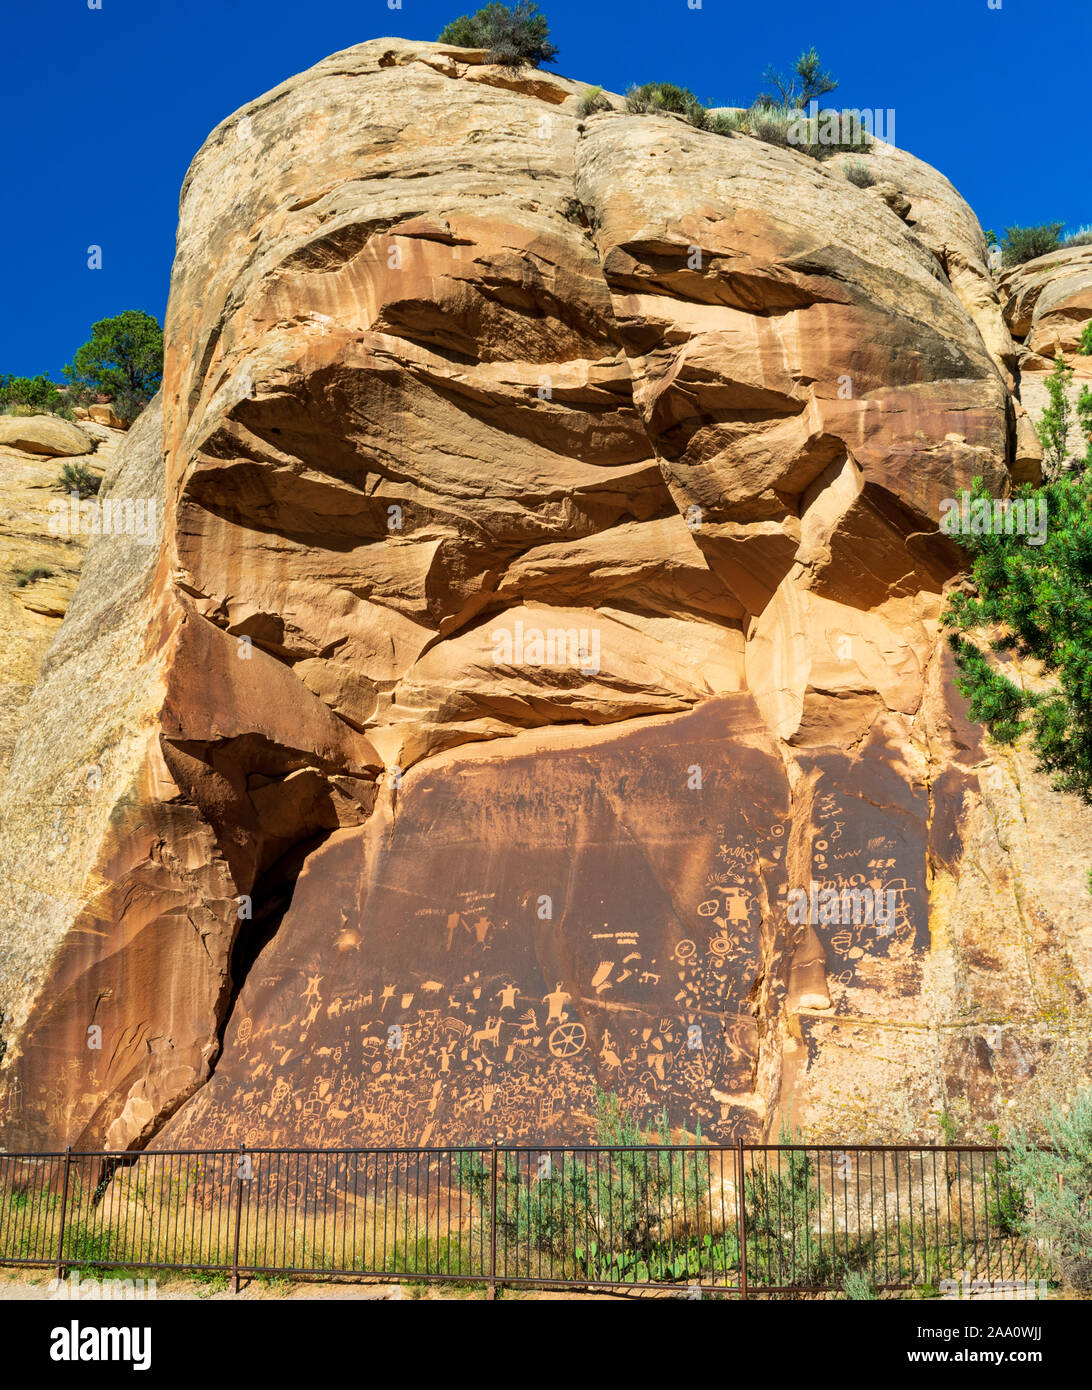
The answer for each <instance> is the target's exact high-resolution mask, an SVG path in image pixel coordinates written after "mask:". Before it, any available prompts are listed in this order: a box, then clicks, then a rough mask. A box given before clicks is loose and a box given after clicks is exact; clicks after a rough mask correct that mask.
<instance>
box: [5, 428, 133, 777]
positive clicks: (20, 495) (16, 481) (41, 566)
mask: <svg viewBox="0 0 1092 1390" xmlns="http://www.w3.org/2000/svg"><path fill="white" fill-rule="evenodd" d="M7 418H8V417H0V421H2V420H4V419H7ZM45 418H46V420H47V422H49V423H50V424H52V423H57V424H60V425H64V424H65V422H64V421H63V420H59V421H55V422H54V421H52V419H51V417H45ZM25 423H26V420H25V419H13V420H12V424H14V425H16V426H18V427H20V428H19V429H17V431H16V434H17V437H19V436H21V434H22V430H21V427H22V426H23V425H24V424H25ZM81 434H82V435H83V450H84V452H83V453H82V454H80V455H76V456H71V457H73V459H74V461H75V462H78V463H80V464H82V465H83V466H84V467H86V468H87V470H88V472H90V473H92V474H93V475H97V476H101V474H102V473H103V471H104V469H105V466H106V465H107V464H108V463H109V461H110V459H111V457H112V455H113V453H114V450H115V448H116V447H117V442H118V440H119V439H120V438H122V436H121V435H120V434H119V433H118V432H117V431H115V430H112V429H106V428H104V427H103V426H100V425H93V424H92V425H87V426H85V427H84V429H83V430H82V431H81ZM92 448H94V453H92V452H90V450H91V449H92ZM59 475H60V465H59V464H58V462H57V456H56V455H52V454H45V453H41V452H39V451H38V450H34V451H30V450H27V449H22V448H15V447H13V446H12V445H10V444H0V562H2V563H0V786H2V785H3V781H4V776H5V774H6V772H7V768H8V763H9V761H10V759H11V753H12V749H13V747H14V745H15V738H16V734H17V731H18V728H19V725H20V723H21V721H22V717H23V711H24V708H25V706H26V703H27V701H28V700H29V699H30V696H31V692H32V691H33V689H34V683H35V681H36V680H37V678H38V671H39V669H40V667H41V664H42V660H43V658H44V657H45V654H46V651H47V650H48V648H49V644H50V643H51V642H52V640H53V638H54V637H55V636H56V635H57V628H58V626H59V622H60V619H61V618H62V617H63V616H64V613H65V609H66V608H67V607H68V601H69V599H70V598H71V596H72V593H73V591H74V589H75V587H76V580H77V578H78V577H79V572H80V565H81V564H82V561H83V554H84V550H85V548H86V546H87V542H88V540H89V539H90V533H89V532H88V531H85V530H84V529H83V528H82V527H76V528H72V527H67V528H59V527H54V528H53V530H52V531H51V530H50V520H51V516H52V515H53V513H54V512H55V510H56V507H57V505H58V503H59V502H60V500H61V498H62V494H61V492H60V490H59V485H58V479H59ZM32 574H39V575H40V576H41V577H39V578H35V579H33V580H32V579H30V576H31V575H32Z"/></svg>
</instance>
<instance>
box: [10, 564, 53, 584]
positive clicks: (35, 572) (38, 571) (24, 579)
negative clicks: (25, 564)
mask: <svg viewBox="0 0 1092 1390" xmlns="http://www.w3.org/2000/svg"><path fill="white" fill-rule="evenodd" d="M52 578H53V571H52V570H51V569H46V568H45V567H44V566H43V565H39V566H37V567H36V568H35V569H30V570H16V571H15V587H16V588H17V589H25V588H26V587H27V585H28V584H33V583H34V582H35V580H37V579H52Z"/></svg>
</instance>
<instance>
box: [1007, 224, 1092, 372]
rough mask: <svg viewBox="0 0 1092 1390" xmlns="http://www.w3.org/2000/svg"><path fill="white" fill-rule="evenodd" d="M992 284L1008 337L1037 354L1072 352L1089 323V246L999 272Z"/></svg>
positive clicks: (1091, 257)
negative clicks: (996, 287) (999, 298)
mask: <svg viewBox="0 0 1092 1390" xmlns="http://www.w3.org/2000/svg"><path fill="white" fill-rule="evenodd" d="M998 285H999V288H1000V291H1001V294H1002V297H1003V299H1004V304H1005V320H1006V322H1007V323H1008V325H1009V328H1010V329H1011V331H1012V334H1013V336H1014V337H1016V338H1019V339H1021V340H1022V342H1023V343H1024V345H1025V347H1026V348H1027V349H1028V350H1029V351H1030V352H1033V353H1035V354H1036V355H1037V356H1039V357H1042V358H1045V359H1047V360H1048V361H1050V360H1053V358H1054V357H1055V356H1057V354H1058V353H1059V352H1061V353H1065V354H1068V353H1074V352H1076V350H1077V346H1078V343H1079V340H1080V336H1081V330H1082V329H1083V328H1084V326H1085V324H1086V323H1088V322H1089V321H1092V246H1071V247H1069V248H1063V249H1062V250H1060V251H1051V252H1050V253H1049V254H1048V255H1046V256H1038V257H1036V259H1035V260H1033V261H1027V262H1025V263H1024V264H1023V265H1018V266H1014V267H1013V268H1012V269H1011V270H1006V271H1004V272H1003V273H1002V274H1001V276H1000V277H999V280H998Z"/></svg>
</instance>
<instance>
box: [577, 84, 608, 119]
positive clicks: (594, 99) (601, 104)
mask: <svg viewBox="0 0 1092 1390" xmlns="http://www.w3.org/2000/svg"><path fill="white" fill-rule="evenodd" d="M613 109H614V108H613V107H612V106H611V104H610V98H609V97H607V96H605V95H604V93H603V88H602V87H585V88H584V90H583V91H582V92H581V94H580V100H579V101H578V102H577V103H576V114H577V115H578V116H594V115H595V113H596V112H597V111H612V110H613Z"/></svg>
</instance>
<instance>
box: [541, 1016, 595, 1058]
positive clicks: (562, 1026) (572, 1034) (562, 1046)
mask: <svg viewBox="0 0 1092 1390" xmlns="http://www.w3.org/2000/svg"><path fill="white" fill-rule="evenodd" d="M587 1041H588V1033H587V1029H586V1028H585V1027H584V1025H583V1024H582V1023H559V1024H558V1025H557V1027H556V1028H555V1029H554V1031H553V1032H552V1033H551V1034H550V1051H551V1052H552V1053H553V1055H554V1056H555V1057H575V1056H576V1054H577V1053H578V1052H583V1050H584V1044H585V1043H586V1042H587Z"/></svg>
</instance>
